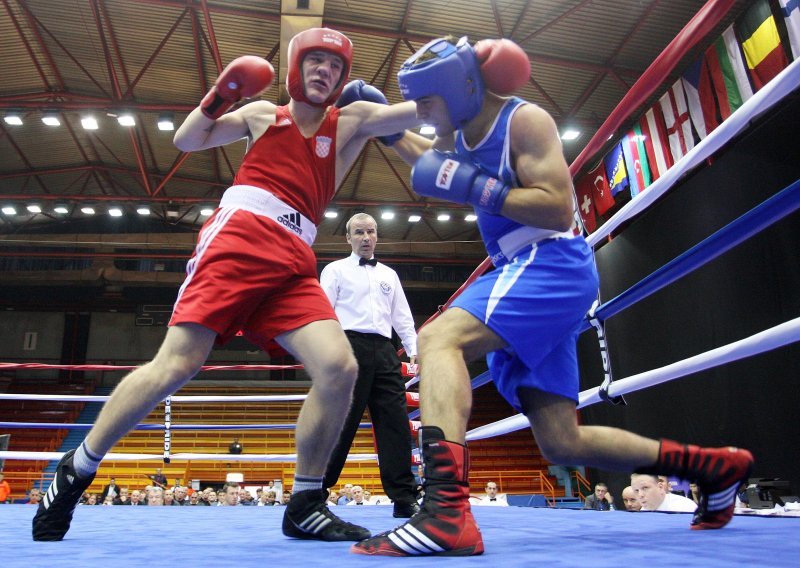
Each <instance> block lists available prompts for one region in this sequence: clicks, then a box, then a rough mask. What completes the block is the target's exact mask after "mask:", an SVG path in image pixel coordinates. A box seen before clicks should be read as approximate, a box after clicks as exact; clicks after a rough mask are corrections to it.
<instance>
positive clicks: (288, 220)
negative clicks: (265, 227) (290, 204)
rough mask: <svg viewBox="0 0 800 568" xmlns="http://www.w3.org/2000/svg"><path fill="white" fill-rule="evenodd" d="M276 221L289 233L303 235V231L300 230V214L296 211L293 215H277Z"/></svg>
mask: <svg viewBox="0 0 800 568" xmlns="http://www.w3.org/2000/svg"><path fill="white" fill-rule="evenodd" d="M276 220H277V221H278V223H280V224H281V225H283V226H284V227H286V228H287V229H289V230H290V231H292V232H294V233H297V234H298V235H302V234H303V229H301V228H300V213H298V212H297V211H295V212H294V213H286V214H284V215H279V216H278V218H277V219H276Z"/></svg>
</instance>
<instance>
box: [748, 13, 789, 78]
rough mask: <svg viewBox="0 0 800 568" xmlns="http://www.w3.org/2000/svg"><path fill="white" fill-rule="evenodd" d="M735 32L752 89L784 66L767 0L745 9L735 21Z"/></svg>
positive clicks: (783, 57)
mask: <svg viewBox="0 0 800 568" xmlns="http://www.w3.org/2000/svg"><path fill="white" fill-rule="evenodd" d="M736 35H738V36H739V40H740V41H741V42H742V49H743V50H744V58H745V61H746V62H747V67H748V69H750V77H751V78H752V79H753V84H754V85H755V87H756V90H758V89H760V88H761V87H763V86H764V85H766V84H767V82H769V80H770V79H772V78H773V77H774V76H775V75H777V74H778V73H780V72H781V70H782V69H783V68H784V67H786V66H787V65H788V63H789V62H788V61H787V59H786V52H785V51H784V50H783V45H781V40H780V37H779V36H778V27H777V25H776V24H775V18H774V17H773V16H772V12H771V11H770V9H769V3H768V2H767V0H756V2H755V3H754V4H753V5H752V6H751V7H750V8H748V10H747V11H746V12H745V13H744V14H743V15H742V17H741V18H740V19H739V21H737V22H736Z"/></svg>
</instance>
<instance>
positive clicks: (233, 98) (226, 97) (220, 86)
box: [200, 55, 275, 120]
mask: <svg viewBox="0 0 800 568" xmlns="http://www.w3.org/2000/svg"><path fill="white" fill-rule="evenodd" d="M274 78H275V69H273V68H272V64H271V63H270V62H269V61H267V60H266V59H264V58H263V57H257V56H255V55H243V56H242V57H237V58H236V59H234V60H233V61H231V62H230V63H229V64H228V66H227V67H226V68H225V69H224V70H223V71H222V73H220V75H219V77H217V82H216V84H215V85H214V86H213V87H211V90H210V91H208V93H207V94H206V96H205V97H203V100H202V101H200V110H201V111H203V114H204V115H206V116H207V117H208V118H211V119H214V120H216V119H218V118H219V117H220V116H222V115H223V114H225V112H226V111H227V110H228V109H229V108H231V107H232V106H233V105H235V104H236V103H238V102H239V101H240V100H242V99H243V98H247V97H254V96H256V95H258V94H260V93H262V92H264V91H265V90H267V88H268V87H269V86H270V85H271V84H272V80H273V79H274Z"/></svg>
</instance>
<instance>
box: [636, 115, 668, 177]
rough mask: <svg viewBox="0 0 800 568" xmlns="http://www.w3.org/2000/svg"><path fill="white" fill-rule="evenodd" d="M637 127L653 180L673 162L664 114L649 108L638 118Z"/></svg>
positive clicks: (661, 174)
mask: <svg viewBox="0 0 800 568" xmlns="http://www.w3.org/2000/svg"><path fill="white" fill-rule="evenodd" d="M639 128H640V129H641V132H642V136H643V137H644V139H643V140H642V143H643V144H644V151H645V153H646V154H647V163H648V164H649V166H650V174H651V177H652V178H653V181H655V180H657V179H658V178H660V177H661V176H663V175H664V174H665V173H666V171H667V170H668V169H669V168H671V167H672V164H673V161H672V154H671V153H670V151H669V140H668V139H667V125H666V123H665V122H664V115H662V114H661V113H660V112H657V111H656V110H655V109H652V108H651V109H650V110H648V111H647V112H646V113H644V116H643V117H642V118H641V119H639Z"/></svg>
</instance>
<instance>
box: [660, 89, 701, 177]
mask: <svg viewBox="0 0 800 568" xmlns="http://www.w3.org/2000/svg"><path fill="white" fill-rule="evenodd" d="M658 103H659V105H660V106H661V112H662V113H663V114H664V122H665V123H666V125H667V137H668V138H669V149H670V152H671V153H672V158H673V159H674V160H675V161H676V162H677V161H678V160H680V159H681V158H682V157H683V156H684V155H685V154H686V153H687V152H688V151H689V150H691V149H692V148H694V136H693V135H692V124H691V122H690V120H689V107H688V106H687V105H686V94H685V93H684V91H683V83H682V82H681V80H680V79H678V80H677V81H675V84H674V85H672V87H670V89H669V91H667V92H666V93H665V94H664V96H662V97H661V98H660V99H658Z"/></svg>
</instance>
